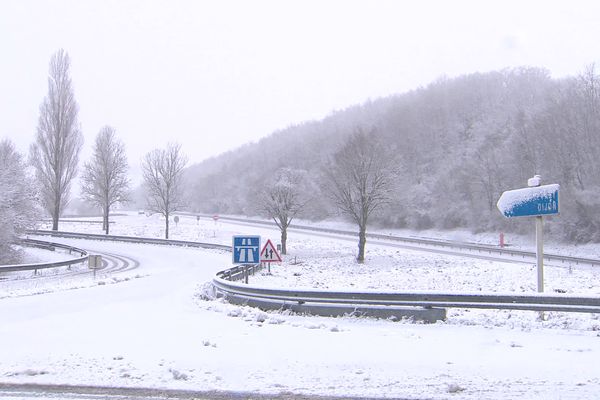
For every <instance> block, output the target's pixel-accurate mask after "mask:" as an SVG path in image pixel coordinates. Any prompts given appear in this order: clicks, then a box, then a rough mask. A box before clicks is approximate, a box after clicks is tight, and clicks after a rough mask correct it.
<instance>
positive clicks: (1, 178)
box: [0, 140, 38, 264]
mask: <svg viewBox="0 0 600 400" xmlns="http://www.w3.org/2000/svg"><path fill="white" fill-rule="evenodd" d="M37 217H38V207H37V198H36V192H35V189H34V185H33V182H32V180H31V178H30V177H29V176H28V175H27V172H26V166H25V163H24V162H23V157H22V156H21V154H19V153H18V152H17V151H16V150H15V147H14V144H13V143H12V142H11V141H9V140H3V141H1V142H0V221H2V223H1V224H0V264H8V263H15V262H18V261H19V252H18V251H16V250H15V248H14V246H13V244H14V241H15V239H16V238H17V237H18V236H19V235H20V234H22V233H23V232H24V231H25V230H26V229H29V228H32V227H33V226H34V225H35V222H36V220H37Z"/></svg>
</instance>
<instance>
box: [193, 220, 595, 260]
mask: <svg viewBox="0 0 600 400" xmlns="http://www.w3.org/2000/svg"><path fill="white" fill-rule="evenodd" d="M186 215H188V214H186ZM189 215H196V214H191V213H190V214H189ZM200 215H201V216H202V217H205V218H211V217H210V216H209V215H205V214H200ZM219 219H222V220H226V221H227V220H229V221H236V222H243V223H251V224H260V225H267V226H275V224H274V223H273V222H270V221H261V220H255V219H244V218H236V217H221V216H220V217H219ZM290 229H299V230H308V231H315V232H323V233H331V234H335V235H344V236H358V234H357V233H356V232H352V231H345V230H340V229H333V228H320V227H313V226H304V225H292V226H290ZM367 237H368V238H371V239H379V240H392V241H396V242H403V243H410V244H415V245H428V246H435V247H446V248H453V249H459V250H475V251H479V252H488V253H490V254H492V253H494V254H497V255H505V256H511V257H513V256H521V257H530V258H534V259H535V252H534V251H526V250H517V249H511V248H509V247H499V246H494V245H488V244H478V243H465V242H456V241H451V240H442V239H429V238H413V237H406V236H396V235H391V234H389V235H386V234H380V233H367ZM544 259H546V260H553V261H560V262H561V263H564V262H569V263H573V264H588V265H598V266H600V259H598V258H586V257H572V256H563V255H560V254H552V253H544Z"/></svg>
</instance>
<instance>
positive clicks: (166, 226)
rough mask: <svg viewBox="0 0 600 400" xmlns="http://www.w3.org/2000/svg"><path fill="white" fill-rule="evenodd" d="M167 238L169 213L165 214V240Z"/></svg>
mask: <svg viewBox="0 0 600 400" xmlns="http://www.w3.org/2000/svg"><path fill="white" fill-rule="evenodd" d="M168 238H169V213H166V214H165V239H168Z"/></svg>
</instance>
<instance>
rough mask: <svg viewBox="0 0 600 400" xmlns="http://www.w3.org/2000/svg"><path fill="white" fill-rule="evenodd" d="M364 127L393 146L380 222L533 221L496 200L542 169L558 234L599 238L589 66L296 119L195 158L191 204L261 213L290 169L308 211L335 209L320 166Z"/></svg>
mask: <svg viewBox="0 0 600 400" xmlns="http://www.w3.org/2000/svg"><path fill="white" fill-rule="evenodd" d="M357 130H363V131H368V132H372V137H373V140H378V141H380V142H381V143H383V144H384V145H385V146H386V148H387V149H391V150H392V151H393V152H395V154H396V157H395V160H396V163H397V167H398V168H397V170H398V173H397V176H396V179H395V181H396V185H395V192H394V196H393V200H392V201H391V202H390V203H389V204H388V206H387V207H385V209H383V210H381V211H380V212H379V213H378V214H377V215H376V216H375V217H374V218H373V219H372V221H373V223H374V224H376V225H379V226H385V227H397V228H411V229H428V228H438V229H454V228H468V229H471V230H473V231H495V230H500V229H501V230H506V231H511V230H513V231H525V230H527V231H529V230H530V226H529V225H530V224H529V223H528V222H530V221H528V220H510V221H508V220H505V219H504V218H503V217H502V216H501V215H500V213H499V211H498V210H497V209H496V201H497V200H498V198H499V197H500V194H501V193H502V192H503V191H505V190H508V189H513V188H520V187H524V186H526V182H527V179H528V178H530V177H532V176H533V175H535V174H539V175H541V176H542V180H543V182H544V183H559V184H560V185H561V199H560V201H561V205H560V207H561V210H560V211H561V214H560V216H558V217H553V218H552V221H551V223H549V224H547V229H548V230H549V231H550V234H552V235H554V236H556V237H560V238H563V239H567V240H571V241H577V242H589V241H594V242H597V241H600V218H599V217H598V216H599V215H600V198H599V197H600V196H599V195H600V77H599V76H598V74H597V72H596V70H595V68H594V66H593V65H592V66H589V67H587V68H585V69H584V71H583V72H582V73H581V74H580V75H578V76H576V77H570V78H564V79H552V78H551V77H550V75H549V73H548V72H547V71H546V70H543V69H538V68H517V69H507V70H503V71H498V72H490V73H485V74H472V75H467V76H463V77H459V78H455V79H440V80H438V81H436V82H434V83H432V84H430V85H429V86H427V87H425V88H421V89H418V90H414V91H412V92H409V93H405V94H401V95H396V96H391V97H388V98H382V99H378V100H375V101H369V102H367V103H364V104H362V105H358V106H354V107H350V108H348V109H346V110H343V111H338V112H335V113H333V114H332V115H330V116H328V117H327V118H325V119H323V120H321V121H312V122H306V123H303V124H300V125H297V126H291V127H289V128H287V129H284V130H281V131H278V132H275V133H273V134H272V135H271V136H269V137H267V138H265V139H263V140H261V141H259V142H258V143H254V144H249V145H245V146H243V147H241V148H239V149H236V150H234V151H231V152H229V153H226V154H223V155H221V156H219V157H215V158H213V159H209V160H207V161H205V162H203V163H200V164H196V165H194V166H192V167H190V168H189V169H188V170H187V171H186V172H187V180H188V183H187V185H186V186H187V188H188V193H187V195H188V204H189V207H190V208H191V209H192V210H193V211H198V212H208V213H231V214H248V215H251V214H257V213H260V211H261V207H260V200H259V199H260V192H261V188H264V187H266V186H268V185H269V182H270V181H271V180H272V179H274V176H275V175H276V172H277V171H278V170H280V169H281V168H288V169H289V168H292V169H296V170H301V171H305V173H306V175H307V176H308V179H309V181H310V182H311V183H312V184H311V185H310V190H311V193H309V194H310V197H311V201H310V202H309V204H308V206H307V207H305V208H304V209H303V210H302V215H301V216H302V217H303V218H310V219H321V218H325V217H329V216H331V215H332V214H335V213H336V212H337V211H336V208H335V207H333V206H332V202H331V201H330V199H329V198H328V196H326V195H325V193H326V192H327V191H326V190H325V188H324V185H326V180H325V179H324V172H325V169H326V168H327V167H326V166H327V165H328V163H330V162H331V158H332V154H334V153H335V152H336V151H337V150H338V149H340V148H341V147H342V145H343V144H344V143H345V142H346V140H347V139H348V138H349V137H350V135H352V134H353V133H354V132H356V131H357Z"/></svg>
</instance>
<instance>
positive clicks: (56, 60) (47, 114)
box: [30, 49, 83, 230]
mask: <svg viewBox="0 0 600 400" xmlns="http://www.w3.org/2000/svg"><path fill="white" fill-rule="evenodd" d="M70 65H71V63H70V60H69V55H68V54H67V53H66V52H65V51H64V50H62V49H61V50H59V51H58V52H56V53H55V54H54V55H53V56H52V58H51V59H50V72H49V77H48V95H47V96H46V97H45V98H44V100H43V102H42V104H41V105H40V117H39V121H38V127H37V134H36V139H35V142H34V143H32V145H31V147H30V161H31V164H32V165H33V166H34V168H35V171H36V178H37V180H38V182H39V184H40V186H41V189H40V190H41V201H42V204H43V205H44V207H45V208H46V210H47V211H48V212H49V213H50V215H51V216H52V229H53V230H58V219H59V217H60V216H61V214H62V212H63V209H64V207H65V206H66V205H67V203H68V201H69V194H70V189H71V182H72V181H73V179H74V178H75V175H76V174H77V163H78V162H79V152H80V151H81V147H82V146H83V135H82V134H81V131H80V128H79V123H78V120H77V114H78V111H79V107H78V105H77V102H76V101H75V96H74V94H73V87H72V85H71V77H70V74H69V69H70Z"/></svg>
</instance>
